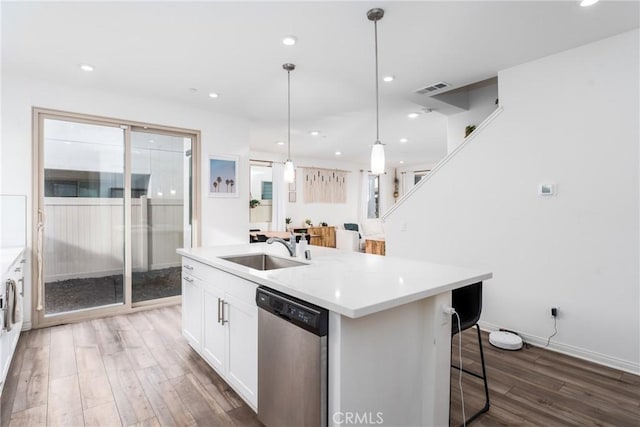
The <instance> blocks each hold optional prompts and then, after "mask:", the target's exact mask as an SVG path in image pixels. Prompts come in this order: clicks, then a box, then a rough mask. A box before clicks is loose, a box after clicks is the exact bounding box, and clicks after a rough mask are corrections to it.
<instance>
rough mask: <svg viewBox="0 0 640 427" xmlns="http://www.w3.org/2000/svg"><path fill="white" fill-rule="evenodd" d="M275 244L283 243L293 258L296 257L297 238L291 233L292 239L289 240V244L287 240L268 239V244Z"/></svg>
mask: <svg viewBox="0 0 640 427" xmlns="http://www.w3.org/2000/svg"><path fill="white" fill-rule="evenodd" d="M273 242H278V243H282V244H283V245H284V247H285V248H287V250H288V251H289V255H290V256H292V257H295V256H296V236H295V235H294V234H293V232H291V237H290V238H289V243H287V241H286V240H284V239H281V238H279V237H269V238H268V239H267V243H268V244H272V243H273Z"/></svg>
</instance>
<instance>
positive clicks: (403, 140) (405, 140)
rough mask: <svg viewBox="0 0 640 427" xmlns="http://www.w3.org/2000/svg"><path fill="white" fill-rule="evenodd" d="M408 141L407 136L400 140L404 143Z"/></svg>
mask: <svg viewBox="0 0 640 427" xmlns="http://www.w3.org/2000/svg"><path fill="white" fill-rule="evenodd" d="M408 141H409V140H408V139H407V138H400V142H402V143H403V144H404V143H405V142H408Z"/></svg>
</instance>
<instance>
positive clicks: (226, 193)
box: [207, 155, 239, 197]
mask: <svg viewBox="0 0 640 427" xmlns="http://www.w3.org/2000/svg"><path fill="white" fill-rule="evenodd" d="M238 160H239V157H238V156H227V155H210V156H209V177H208V180H207V185H208V192H209V197H238V184H239V183H238Z"/></svg>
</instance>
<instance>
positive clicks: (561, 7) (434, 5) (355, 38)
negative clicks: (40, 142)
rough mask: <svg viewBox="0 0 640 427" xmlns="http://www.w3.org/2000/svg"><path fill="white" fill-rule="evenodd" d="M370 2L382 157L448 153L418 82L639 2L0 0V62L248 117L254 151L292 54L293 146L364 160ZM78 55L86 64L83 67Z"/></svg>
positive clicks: (524, 54)
mask: <svg viewBox="0 0 640 427" xmlns="http://www.w3.org/2000/svg"><path fill="white" fill-rule="evenodd" d="M371 7H382V8H383V9H385V12H386V13H385V17H384V18H383V20H382V21H380V23H379V37H380V41H379V45H380V73H381V76H382V75H387V74H393V75H395V76H396V80H395V81H394V82H392V83H381V103H382V106H381V117H382V118H381V137H382V140H383V142H385V143H386V144H388V146H387V157H388V159H389V160H390V162H392V164H393V162H398V161H399V160H401V159H403V160H407V161H412V160H413V161H421V162H425V161H432V160H437V159H439V158H440V157H442V156H443V155H444V154H445V151H446V133H445V131H446V117H445V116H443V115H442V114H438V113H437V112H434V113H432V114H424V115H422V116H420V117H419V118H417V119H414V120H410V119H408V118H407V117H406V114H407V113H409V112H412V111H416V110H420V108H421V106H419V105H417V104H414V103H413V102H411V101H410V100H409V99H410V95H411V94H412V93H413V92H414V91H415V90H416V89H418V88H421V87H423V86H426V85H428V84H431V83H434V82H437V81H441V80H444V81H446V82H448V83H450V84H451V85H452V86H453V87H460V86H464V85H466V84H469V83H473V82H476V81H480V80H483V79H486V78H489V77H493V76H495V75H497V72H498V71H499V70H502V69H505V68H508V67H511V66H514V65H517V64H521V63H524V62H527V61H530V60H533V59H536V58H540V57H543V56H546V55H549V54H552V53H555V52H559V51H562V50H566V49H569V48H572V47H576V46H579V45H582V44H586V43H589V42H592V41H595V40H598V39H601V38H604V37H607V36H611V35H614V34H618V33H621V32H624V31H627V30H630V29H633V28H637V27H638V25H639V24H638V21H639V18H638V16H639V3H638V2H637V1H625V2H609V1H601V2H600V3H598V4H596V5H595V6H592V7H589V8H582V7H579V6H578V1H543V2H522V1H498V2H484V1H473V2H458V1H454V2H431V1H424V2H416V1H412V2H395V1H393V2H392V1H380V2H368V1H357V2H340V1H332V2H298V3H296V2H278V3H276V2H266V1H263V2H254V3H249V2H193V3H191V2H189V3H187V2H159V1H156V2H137V3H129V2H106V3H95V2H62V3H57V2H46V3H35V2H3V3H2V67H3V70H4V71H5V72H7V71H8V72H16V73H22V74H25V75H28V76H33V77H35V78H43V79H46V80H48V81H54V82H61V83H65V84H71V85H76V86H81V87H85V86H86V87H94V88H97V89H103V90H108V91H117V92H129V93H135V94H139V95H143V96H150V97H157V98H163V99H167V100H171V101H173V102H177V103H183V104H185V105H190V106H195V107H197V108H202V109H206V110H210V111H215V112H221V113H227V114H233V115H238V116H242V117H246V118H249V119H250V120H251V122H252V130H251V138H250V143H251V148H252V149H253V150H256V151H267V152H281V153H285V152H286V147H281V146H277V145H276V144H275V143H274V141H276V140H283V139H286V71H284V70H283V69H282V64H283V63H285V62H293V63H295V64H296V66H297V69H296V70H295V71H293V72H292V75H291V87H292V128H293V130H292V152H293V154H294V156H295V155H299V156H306V157H318V158H334V151H336V150H339V151H341V152H342V153H343V155H342V156H341V159H342V160H355V161H362V160H363V159H367V158H368V155H369V154H368V153H369V146H370V144H371V143H372V142H373V140H374V138H375V133H374V129H375V128H374V124H375V121H374V120H375V115H374V111H375V110H374V105H375V104H374V102H375V98H374V76H373V65H374V64H373V24H372V23H371V22H370V21H368V20H367V18H366V12H367V10H368V9H370V8H371ZM288 34H294V35H295V36H297V37H298V43H297V44H296V45H295V46H293V47H286V46H284V45H282V44H281V42H280V40H281V38H282V37H283V36H284V35H288ZM81 63H88V64H91V65H93V66H94V67H95V71H93V72H92V73H86V72H83V71H80V70H79V68H78V65H79V64H81ZM189 88H197V89H198V91H197V92H196V93H193V92H191V91H189ZM210 91H215V92H218V93H220V98H218V99H215V100H213V99H210V98H209V97H208V96H207V94H208V93H209V92H210ZM310 130H320V131H321V132H322V134H321V136H319V137H312V136H310V135H309V134H308V132H309V131H310ZM402 137H406V138H408V139H409V142H408V143H406V144H401V143H399V139H400V138H402Z"/></svg>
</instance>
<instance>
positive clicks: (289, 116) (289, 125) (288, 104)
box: [287, 70, 291, 161]
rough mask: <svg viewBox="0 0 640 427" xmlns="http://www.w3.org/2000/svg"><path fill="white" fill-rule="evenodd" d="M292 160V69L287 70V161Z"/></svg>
mask: <svg viewBox="0 0 640 427" xmlns="http://www.w3.org/2000/svg"><path fill="white" fill-rule="evenodd" d="M288 160H291V71H289V70H287V161H288Z"/></svg>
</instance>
